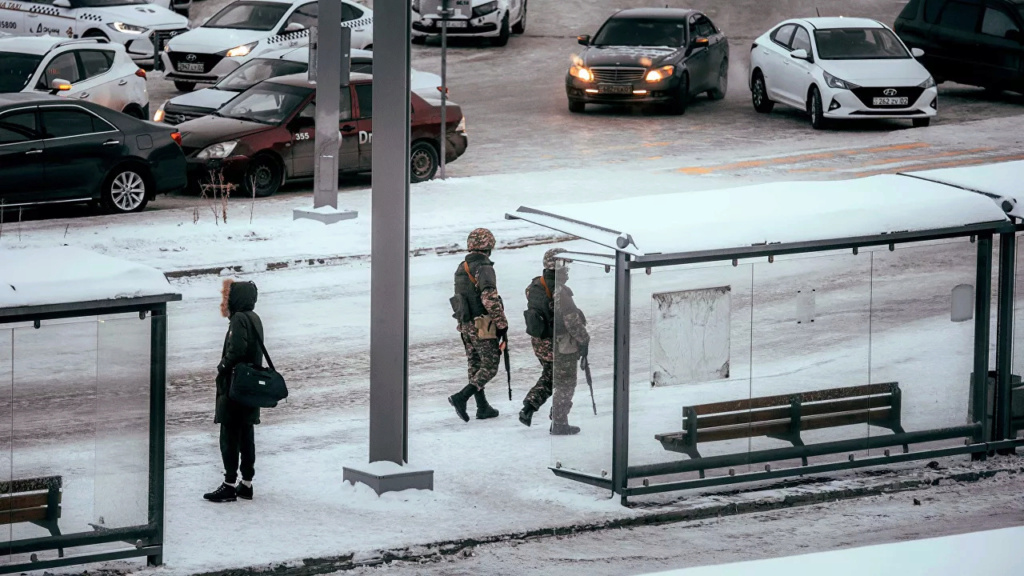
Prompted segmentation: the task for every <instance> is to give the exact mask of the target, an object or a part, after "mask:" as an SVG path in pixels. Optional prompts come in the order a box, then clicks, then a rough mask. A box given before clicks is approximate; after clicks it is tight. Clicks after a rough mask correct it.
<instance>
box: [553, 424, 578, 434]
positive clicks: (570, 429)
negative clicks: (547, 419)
mask: <svg viewBox="0 0 1024 576" xmlns="http://www.w3.org/2000/svg"><path fill="white" fill-rule="evenodd" d="M550 432H551V435H552V436H572V435H573V434H579V433H580V427H579V426H570V425H569V423H568V422H552V423H551V430H550Z"/></svg>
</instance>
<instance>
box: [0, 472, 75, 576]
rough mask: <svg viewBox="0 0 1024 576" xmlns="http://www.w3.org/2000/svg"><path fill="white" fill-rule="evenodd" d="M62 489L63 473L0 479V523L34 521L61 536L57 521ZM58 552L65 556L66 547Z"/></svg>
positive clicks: (0, 546)
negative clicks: (6, 479) (6, 480)
mask: <svg viewBox="0 0 1024 576" xmlns="http://www.w3.org/2000/svg"><path fill="white" fill-rule="evenodd" d="M62 488H63V481H62V479H61V477H60V476H46V477H43V478H28V479H24V480H12V481H10V482H0V525H4V524H20V523H22V522H31V523H32V524H35V525H37V526H41V527H43V528H46V529H47V530H49V531H50V534H51V535H52V536H60V528H59V527H58V526H57V521H58V520H59V519H60V501H61V495H62ZM58 552H59V554H60V556H61V557H63V556H64V549H63V548H58ZM0 554H3V546H2V545H0Z"/></svg>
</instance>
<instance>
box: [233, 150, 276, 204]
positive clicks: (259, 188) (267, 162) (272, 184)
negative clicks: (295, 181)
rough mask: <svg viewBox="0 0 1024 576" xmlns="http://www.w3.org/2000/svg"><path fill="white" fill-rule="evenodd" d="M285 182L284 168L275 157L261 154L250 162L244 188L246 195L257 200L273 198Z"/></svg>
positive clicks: (246, 171) (243, 184)
mask: <svg viewBox="0 0 1024 576" xmlns="http://www.w3.org/2000/svg"><path fill="white" fill-rule="evenodd" d="M283 182H284V168H283V167H282V166H281V163H280V162H279V161H278V160H277V159H276V158H274V157H272V156H269V155H267V154H261V155H258V156H256V157H254V158H253V159H252V160H251V161H250V162H249V167H248V168H247V169H246V170H245V176H243V181H242V186H243V187H244V188H245V193H246V194H248V195H249V196H255V197H257V198H266V197H267V196H273V195H274V194H276V193H277V191H278V190H279V189H280V188H281V184H282V183H283Z"/></svg>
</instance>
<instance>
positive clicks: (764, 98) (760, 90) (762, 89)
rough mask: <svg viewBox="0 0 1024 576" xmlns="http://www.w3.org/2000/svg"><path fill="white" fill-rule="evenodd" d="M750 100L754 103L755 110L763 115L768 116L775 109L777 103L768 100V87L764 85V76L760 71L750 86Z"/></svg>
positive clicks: (756, 73) (755, 73)
mask: <svg viewBox="0 0 1024 576" xmlns="http://www.w3.org/2000/svg"><path fill="white" fill-rule="evenodd" d="M750 100H751V102H753V103H754V110H756V111H757V112H759V113H761V114H767V113H769V112H771V111H772V109H773V108H775V102H772V101H771V100H770V99H769V98H768V86H767V85H766V84H765V83H764V75H763V74H761V71H760V70H758V71H756V72H754V80H753V82H751V86H750Z"/></svg>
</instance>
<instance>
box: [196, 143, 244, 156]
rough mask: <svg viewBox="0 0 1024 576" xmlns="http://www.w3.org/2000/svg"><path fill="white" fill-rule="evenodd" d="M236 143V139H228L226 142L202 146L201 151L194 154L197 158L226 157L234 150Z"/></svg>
mask: <svg viewBox="0 0 1024 576" xmlns="http://www.w3.org/2000/svg"><path fill="white" fill-rule="evenodd" d="M237 145H238V140H230V141H228V142H218V143H217V144H214V145H212V146H207V147H206V148H203V151H202V152H200V153H199V154H196V158H197V159H199V160H217V159H221V158H227V157H228V155H230V154H231V152H233V151H234V150H235V146H237Z"/></svg>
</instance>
